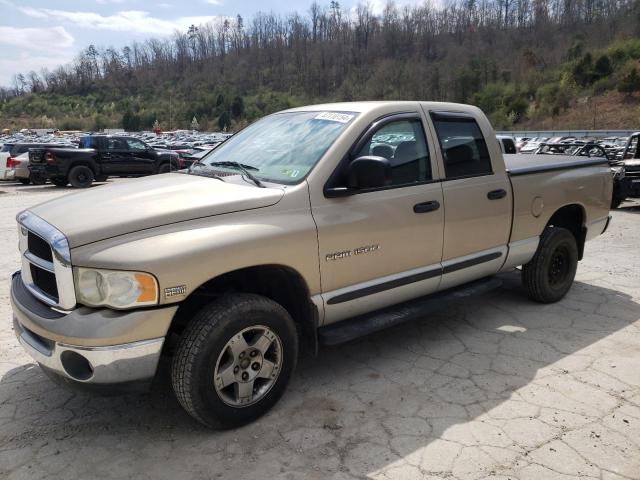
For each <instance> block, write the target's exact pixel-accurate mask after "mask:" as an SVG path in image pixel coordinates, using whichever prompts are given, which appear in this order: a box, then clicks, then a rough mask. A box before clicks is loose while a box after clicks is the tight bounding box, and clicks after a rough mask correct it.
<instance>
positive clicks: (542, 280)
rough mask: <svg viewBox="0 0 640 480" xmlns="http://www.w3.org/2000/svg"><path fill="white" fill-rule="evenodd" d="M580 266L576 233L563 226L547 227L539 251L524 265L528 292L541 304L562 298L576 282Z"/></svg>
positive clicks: (525, 283)
mask: <svg viewBox="0 0 640 480" xmlns="http://www.w3.org/2000/svg"><path fill="white" fill-rule="evenodd" d="M577 269H578V245H577V244H576V239H575V237H574V236H573V234H572V233H571V232H570V231H569V230H567V229H565V228H560V227H547V228H546V229H545V230H544V232H542V235H541V236H540V244H539V245H538V250H537V251H536V253H535V255H534V256H533V258H532V259H531V261H530V262H529V263H527V264H526V265H524V266H523V267H522V283H523V285H524V287H525V290H526V292H527V295H528V296H529V298H531V299H532V300H535V301H536V302H540V303H553V302H557V301H558V300H560V299H562V297H564V296H565V295H566V294H567V292H568V291H569V289H570V288H571V285H572V284H573V279H574V278H575V276H576V270H577Z"/></svg>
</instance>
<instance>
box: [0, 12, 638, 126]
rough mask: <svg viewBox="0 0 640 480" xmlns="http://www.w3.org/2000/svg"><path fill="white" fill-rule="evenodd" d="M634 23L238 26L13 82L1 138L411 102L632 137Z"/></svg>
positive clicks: (516, 18) (445, 17)
mask: <svg viewBox="0 0 640 480" xmlns="http://www.w3.org/2000/svg"><path fill="white" fill-rule="evenodd" d="M638 18H640V2H637V1H632V0H617V1H615V2H598V1H594V0H573V1H572V2H555V1H551V0H536V1H535V2H531V1H529V0H520V1H518V2H513V1H511V0H484V1H483V2H476V1H474V0H471V1H464V2H462V1H461V2H446V3H445V4H444V6H442V7H433V6H430V5H429V4H427V3H425V4H424V5H421V6H417V7H411V8H409V7H403V8H399V7H396V6H394V5H393V3H390V4H388V5H387V7H386V8H385V9H384V11H383V13H382V14H379V15H374V14H373V12H372V11H371V10H370V8H369V7H367V6H362V5H361V6H359V7H358V8H357V9H356V10H354V11H348V12H347V11H343V10H342V9H341V7H340V5H339V3H338V2H334V1H332V2H330V4H329V5H326V6H322V5H319V4H317V3H314V4H312V5H311V8H310V9H309V11H308V12H306V13H305V14H298V13H292V14H290V15H288V16H286V17H281V16H278V15H274V14H264V13H257V14H256V15H255V16H254V18H252V19H248V20H246V19H243V18H241V17H239V16H238V17H237V19H235V20H234V21H229V20H226V21H224V22H222V23H219V24H208V25H202V26H198V27H196V26H192V27H191V28H190V29H189V30H188V31H187V32H182V33H176V34H175V35H174V36H173V38H171V39H163V40H158V39H151V40H148V41H147V42H144V43H136V44H133V45H131V46H128V47H125V48H123V49H121V50H117V49H113V48H103V47H96V46H93V45H90V46H89V47H87V49H86V50H85V51H83V52H82V53H81V54H80V55H79V56H78V58H77V60H76V61H75V62H74V63H73V64H72V65H68V66H64V67H60V68H58V69H56V70H54V71H53V72H44V73H43V74H36V73H35V72H25V73H23V74H19V75H16V77H15V81H14V85H13V87H12V88H9V89H0V128H12V129H16V128H21V127H35V128H37V127H56V128H60V129H83V130H98V129H102V128H105V127H124V128H127V129H130V130H138V129H150V128H151V127H152V126H153V125H154V124H155V123H156V121H157V123H158V125H159V126H160V128H162V129H173V128H187V127H189V125H190V124H191V121H192V119H193V118H194V117H196V118H197V120H198V123H199V124H200V126H201V128H203V129H210V130H217V129H237V128H239V127H242V126H243V125H245V124H246V123H247V122H251V121H253V120H254V119H256V118H258V117H260V116H262V115H265V114H268V113H271V112H273V111H276V110H279V109H283V108H287V107H290V106H298V105H302V104H306V103H317V102H323V101H349V100H363V99H366V100H380V99H414V98H417V99H425V100H429V99H431V100H448V101H457V102H467V103H474V104H476V105H479V106H480V107H481V108H483V109H484V110H485V111H486V112H487V113H488V114H489V115H490V117H491V119H492V121H493V122H494V124H495V125H496V127H497V128H501V129H508V128H516V129H522V128H551V127H553V128H574V127H575V128H588V127H592V126H593V120H594V116H595V119H596V127H597V128H637V127H640V117H639V113H638V104H637V98H636V96H637V92H638V91H639V90H640V76H639V74H638V72H639V71H640V67H639V65H638V62H639V61H640V39H638V32H640V22H639V21H638ZM594 112H595V115H594Z"/></svg>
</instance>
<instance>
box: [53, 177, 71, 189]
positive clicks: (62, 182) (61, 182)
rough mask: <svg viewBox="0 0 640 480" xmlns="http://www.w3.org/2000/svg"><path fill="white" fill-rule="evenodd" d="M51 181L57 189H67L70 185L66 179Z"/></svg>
mask: <svg viewBox="0 0 640 480" xmlns="http://www.w3.org/2000/svg"><path fill="white" fill-rule="evenodd" d="M50 180H51V183H53V184H54V185H55V186H56V187H66V186H67V184H68V183H69V182H68V181H67V179H66V178H64V177H51V179H50Z"/></svg>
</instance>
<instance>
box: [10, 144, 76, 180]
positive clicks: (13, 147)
mask: <svg viewBox="0 0 640 480" xmlns="http://www.w3.org/2000/svg"><path fill="white" fill-rule="evenodd" d="M68 146H72V145H71V144H68V143H60V142H58V143H42V142H40V143H36V142H18V143H5V144H4V145H3V146H2V150H1V151H0V180H13V179H15V168H16V166H18V163H16V160H15V159H16V158H17V157H18V156H20V155H22V154H23V153H28V152H29V149H30V148H53V147H68ZM42 183H44V182H42Z"/></svg>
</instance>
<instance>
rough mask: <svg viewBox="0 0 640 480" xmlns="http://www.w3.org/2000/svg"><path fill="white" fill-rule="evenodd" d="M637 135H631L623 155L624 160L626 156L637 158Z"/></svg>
mask: <svg viewBox="0 0 640 480" xmlns="http://www.w3.org/2000/svg"><path fill="white" fill-rule="evenodd" d="M637 153H638V137H637V136H634V137H631V141H630V142H629V148H628V149H627V152H626V155H625V156H624V158H625V160H626V159H628V158H637V157H638V155H637Z"/></svg>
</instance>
